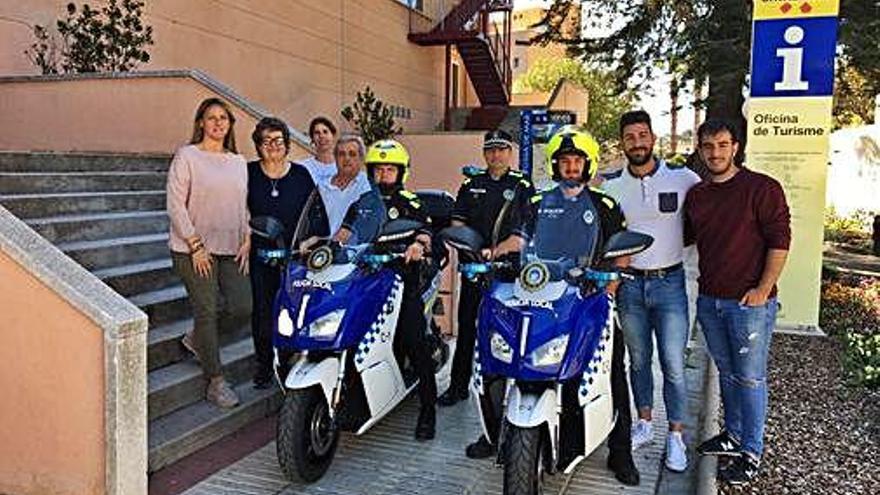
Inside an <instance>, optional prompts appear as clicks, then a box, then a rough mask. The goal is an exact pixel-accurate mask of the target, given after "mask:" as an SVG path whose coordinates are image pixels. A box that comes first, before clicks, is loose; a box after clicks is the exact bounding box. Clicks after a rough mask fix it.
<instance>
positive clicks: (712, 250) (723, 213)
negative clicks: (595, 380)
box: [685, 120, 791, 485]
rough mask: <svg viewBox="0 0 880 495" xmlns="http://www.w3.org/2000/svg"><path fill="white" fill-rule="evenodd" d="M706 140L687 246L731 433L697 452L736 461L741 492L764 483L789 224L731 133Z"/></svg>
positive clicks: (776, 193)
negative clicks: (694, 255)
mask: <svg viewBox="0 0 880 495" xmlns="http://www.w3.org/2000/svg"><path fill="white" fill-rule="evenodd" d="M697 137H698V146H699V151H700V154H701V155H702V157H703V160H704V161H705V163H706V166H707V168H708V169H709V171H710V172H711V180H710V181H704V182H702V183H700V184H698V185H696V186H694V188H693V189H691V190H690V191H689V192H688V195H687V199H686V200H685V214H686V222H685V240H686V242H687V243H690V242H696V243H697V251H698V252H699V254H700V279H699V284H700V296H699V298H698V300H697V318H698V320H699V322H700V326H701V327H702V329H703V332H704V334H705V336H706V343H707V345H708V347H709V352H710V354H711V355H712V358H713V360H714V361H715V364H716V365H717V366H718V372H719V378H720V381H721V399H722V402H723V404H724V429H723V431H722V432H721V433H720V434H719V435H717V436H716V437H713V438H711V439H709V440H707V441H706V442H704V443H703V444H702V445H700V446H699V447H698V449H697V451H698V452H699V453H700V454H703V455H723V456H731V457H733V462H732V463H730V464H729V465H728V466H727V467H726V468H724V469H722V470H721V472H720V474H719V477H720V478H721V479H722V480H725V481H727V482H729V483H731V484H735V485H738V484H743V483H746V482H748V481H751V480H752V479H754V477H755V476H757V474H758V469H759V466H760V461H761V455H762V454H763V450H764V440H763V437H764V424H765V422H766V417H767V379H766V376H767V355H768V353H769V350H770V340H771V337H772V333H773V327H774V325H775V321H776V310H777V301H776V281H777V280H778V279H779V275H780V274H781V273H782V268H783V266H784V265H785V260H786V257H787V255H788V249H789V244H790V242H791V227H790V214H789V211H788V205H787V204H786V201H785V195H784V193H783V190H782V187H781V186H780V185H779V183H778V182H777V181H776V180H774V179H773V178H771V177H769V176H767V175H764V174H760V173H757V172H753V171H751V170H748V169H746V168H741V167H737V166H736V165H734V156H735V155H736V153H737V151H738V149H739V141H738V139H737V133H736V129H735V128H734V127H733V126H732V125H731V124H729V123H727V122H724V121H719V120H708V121H706V122H705V123H703V125H701V126H700V128H699V130H698V136H697Z"/></svg>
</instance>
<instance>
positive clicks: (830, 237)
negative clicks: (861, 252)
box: [825, 206, 874, 249]
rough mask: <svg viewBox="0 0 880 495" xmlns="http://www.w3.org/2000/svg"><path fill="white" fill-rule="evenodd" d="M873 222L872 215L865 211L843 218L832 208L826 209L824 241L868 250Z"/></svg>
mask: <svg viewBox="0 0 880 495" xmlns="http://www.w3.org/2000/svg"><path fill="white" fill-rule="evenodd" d="M873 221H874V214H873V213H871V212H868V211H867V210H857V211H856V212H855V213H853V214H852V215H850V216H848V217H844V216H840V215H838V214H837V212H836V211H835V210H834V207H833V206H832V207H829V208H826V209H825V240H826V241H831V242H840V243H843V244H850V245H854V246H856V247H859V248H863V249H868V248H869V247H870V243H871V228H872V224H873Z"/></svg>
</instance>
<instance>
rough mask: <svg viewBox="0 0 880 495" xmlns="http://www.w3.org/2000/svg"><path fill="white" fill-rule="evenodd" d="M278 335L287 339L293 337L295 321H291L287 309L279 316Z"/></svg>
mask: <svg viewBox="0 0 880 495" xmlns="http://www.w3.org/2000/svg"><path fill="white" fill-rule="evenodd" d="M278 333H279V334H281V335H283V336H285V337H290V336H291V335H293V320H291V319H290V314H289V313H288V312H287V309H282V310H281V313H279V314H278Z"/></svg>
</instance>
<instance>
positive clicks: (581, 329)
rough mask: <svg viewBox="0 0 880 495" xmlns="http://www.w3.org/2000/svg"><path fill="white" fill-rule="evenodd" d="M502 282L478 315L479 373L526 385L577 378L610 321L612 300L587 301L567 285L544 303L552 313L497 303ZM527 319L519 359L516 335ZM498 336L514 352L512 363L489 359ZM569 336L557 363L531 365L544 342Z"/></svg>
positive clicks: (600, 294)
mask: <svg viewBox="0 0 880 495" xmlns="http://www.w3.org/2000/svg"><path fill="white" fill-rule="evenodd" d="M500 289H501V283H498V282H496V283H493V285H492V287H491V288H490V290H489V291H488V293H487V294H486V296H485V297H484V298H483V301H482V303H481V305H480V311H479V323H478V328H479V329H480V331H479V332H477V339H478V345H479V348H480V349H481V352H480V354H479V360H480V367H481V371H482V373H483V374H492V375H502V376H506V377H509V378H515V379H517V380H525V381H563V380H568V379H571V378H574V377H577V376H580V375H581V373H583V371H584V370H585V369H586V368H587V366H591V365H592V364H591V363H590V360H591V359H592V357H593V355H594V353H595V351H596V349H597V348H598V347H599V346H601V345H604V343H602V342H601V338H602V331H603V329H604V328H605V325H606V324H607V322H608V312H609V311H610V308H611V306H610V301H609V298H608V296H607V295H606V294H605V293H604V292H602V291H600V292H598V293H596V294H592V295H590V296H588V297H586V298H583V297H581V296H580V295H579V293H578V289H577V288H576V287H574V286H569V287H568V288H567V289H566V291H565V293H564V294H563V295H562V296H561V297H560V298H559V299H557V300H555V301H548V303H550V304H551V305H552V308H553V309H550V308H547V307H541V306H529V305H523V306H514V307H509V306H507V305H505V304H504V303H503V302H502V300H500V299H499V297H498V296H499V293H500V292H505V293H508V294H509V290H500ZM526 317H528V318H529V319H530V322H529V330H528V335H527V337H526V338H527V340H526V346H525V353H524V354H522V355H520V352H519V350H520V333H521V329H522V324H523V319H524V318H526ZM493 332H497V333H499V334H500V335H501V336H502V337H503V338H504V340H505V341H506V342H507V344H508V345H509V346H510V347H511V348H512V349H513V359H512V361H511V362H510V363H509V364H508V363H505V362H504V361H501V360H499V359H497V358H496V357H494V356H493V355H492V347H491V342H490V339H491V335H492V333H493ZM566 333H568V335H569V341H568V346H567V348H566V351H565V355H564V357H563V359H562V361H560V363H559V364H557V365H551V366H543V367H538V366H535V365H533V364H532V362H531V358H530V356H531V354H532V352H533V351H534V350H535V349H537V348H539V347H540V346H542V345H544V344H546V343H547V342H549V341H551V340H553V339H554V338H556V337H559V336H561V335H563V334H566Z"/></svg>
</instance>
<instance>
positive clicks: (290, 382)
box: [284, 357, 339, 404]
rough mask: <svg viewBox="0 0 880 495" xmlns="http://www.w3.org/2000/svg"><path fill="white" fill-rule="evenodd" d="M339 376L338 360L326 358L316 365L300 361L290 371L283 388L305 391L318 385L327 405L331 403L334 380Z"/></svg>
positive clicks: (304, 360) (303, 360)
mask: <svg viewBox="0 0 880 495" xmlns="http://www.w3.org/2000/svg"><path fill="white" fill-rule="evenodd" d="M338 375H339V358H337V357H328V358H325V359H323V360H321V361H319V362H317V363H312V362H308V361H307V360H306V359H300V360H299V361H297V362H296V364H294V365H293V368H291V369H290V373H288V374H287V378H286V379H285V380H284V387H285V388H287V389H288V390H297V389H306V388H309V387H311V386H313V385H320V386H321V390H322V391H323V392H324V397H325V398H326V399H327V404H332V403H333V388H334V387H335V386H336V378H337V376H338Z"/></svg>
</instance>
